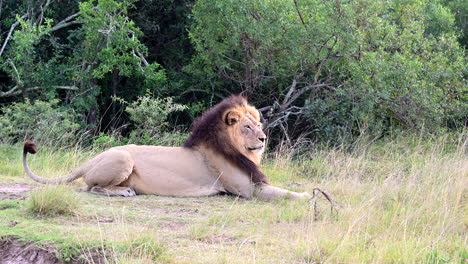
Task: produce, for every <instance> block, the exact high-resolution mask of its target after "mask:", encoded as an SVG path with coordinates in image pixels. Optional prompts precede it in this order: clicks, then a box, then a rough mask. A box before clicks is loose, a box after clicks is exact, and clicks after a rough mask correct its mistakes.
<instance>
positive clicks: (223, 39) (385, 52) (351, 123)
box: [190, 0, 468, 140]
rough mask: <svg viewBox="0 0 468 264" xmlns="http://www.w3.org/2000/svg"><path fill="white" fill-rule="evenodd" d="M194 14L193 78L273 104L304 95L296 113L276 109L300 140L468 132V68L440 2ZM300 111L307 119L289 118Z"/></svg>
mask: <svg viewBox="0 0 468 264" xmlns="http://www.w3.org/2000/svg"><path fill="white" fill-rule="evenodd" d="M193 15H194V25H193V27H192V29H191V31H190V36H191V39H192V41H193V44H194V46H195V49H196V51H197V55H196V58H195V59H194V61H193V64H192V68H191V70H192V71H194V72H196V71H201V72H204V73H208V74H210V75H209V76H210V78H211V79H213V80H217V81H218V82H219V81H221V82H223V83H224V84H225V85H226V86H228V87H233V86H240V87H241V89H242V90H244V91H246V92H247V94H251V95H254V96H255V98H256V100H257V101H260V102H262V101H263V104H266V105H272V104H273V105H274V104H278V105H280V104H281V103H282V102H284V101H285V100H286V101H287V100H289V99H290V98H291V97H289V98H288V94H289V91H291V92H292V94H293V95H295V94H297V97H295V99H294V102H293V103H292V105H294V106H295V107H296V109H294V108H289V109H286V108H288V107H290V106H291V104H289V105H286V106H285V107H282V106H280V107H277V108H276V109H275V108H273V111H278V113H277V114H280V115H285V116H287V118H289V120H290V121H289V125H296V126H297V124H300V123H302V124H304V127H306V128H307V129H306V130H305V131H304V130H301V129H299V130H298V129H296V133H303V132H307V133H312V135H313V136H314V137H315V138H316V139H321V140H323V139H324V140H327V139H328V140H330V139H336V138H337V137H341V135H343V134H348V135H349V134H359V133H360V132H361V131H362V127H363V126H366V127H368V128H369V130H368V131H367V133H368V134H372V135H377V136H378V135H381V134H382V133H386V132H388V131H389V130H392V129H395V128H401V129H414V130H418V129H420V128H421V127H425V128H429V130H430V131H436V130H438V129H440V128H441V127H461V126H463V122H464V121H463V120H464V119H463V117H462V116H463V113H466V111H467V109H468V103H467V100H466V81H465V79H464V76H465V75H466V60H465V57H464V51H463V50H462V49H461V48H460V46H459V44H458V42H457V35H456V28H455V23H454V21H455V19H454V16H453V14H452V13H451V11H450V10H449V9H448V8H447V7H446V6H444V5H443V4H442V3H441V2H440V1H427V0H413V1H399V0H392V1H368V0H356V1H346V2H345V1H317V0H306V1H289V2H288V1H286V2H285V1H263V0H258V1H250V2H243V3H242V4H239V3H238V2H237V1H221V2H220V1H215V0H204V1H197V3H196V5H195V6H194V9H193ZM226 32H229V33H226ZM202 66H204V67H203V68H202ZM232 82H234V83H235V85H232ZM290 87H294V89H293V90H289V89H290ZM231 89H233V88H231ZM264 94H265V95H267V96H263V95H264ZM257 95H258V96H257ZM272 98H273V99H272ZM283 98H284V99H283ZM278 109H279V110H278ZM297 109H302V110H304V111H302V112H303V113H305V114H306V115H305V118H304V119H301V118H302V117H304V116H303V115H298V117H297V118H291V114H290V113H291V112H294V111H293V110H297ZM287 112H289V114H287ZM266 118H267V119H268V118H272V119H274V118H275V113H267V115H266ZM285 119H286V118H285ZM283 122H285V123H288V122H286V121H283ZM285 126H287V124H285ZM296 136H297V134H296Z"/></svg>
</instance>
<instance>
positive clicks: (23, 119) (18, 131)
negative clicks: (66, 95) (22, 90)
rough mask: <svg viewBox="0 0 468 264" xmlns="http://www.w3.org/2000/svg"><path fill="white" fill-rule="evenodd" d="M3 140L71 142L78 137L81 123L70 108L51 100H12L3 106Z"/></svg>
mask: <svg viewBox="0 0 468 264" xmlns="http://www.w3.org/2000/svg"><path fill="white" fill-rule="evenodd" d="M0 112H1V115H0V142H4V143H15V142H22V141H24V140H33V141H35V142H37V143H40V144H41V145H43V144H48V145H51V144H54V145H57V144H71V143H74V142H75V141H76V140H77V136H76V132H77V131H78V129H79V128H80V126H79V125H78V124H77V123H76V122H75V120H74V113H73V111H71V110H70V109H65V108H62V107H60V106H58V100H51V101H49V102H44V101H35V102H33V103H31V102H30V101H29V100H26V101H25V102H24V103H13V104H11V105H9V106H4V107H2V108H1V111H0Z"/></svg>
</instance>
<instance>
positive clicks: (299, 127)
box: [0, 0, 468, 263]
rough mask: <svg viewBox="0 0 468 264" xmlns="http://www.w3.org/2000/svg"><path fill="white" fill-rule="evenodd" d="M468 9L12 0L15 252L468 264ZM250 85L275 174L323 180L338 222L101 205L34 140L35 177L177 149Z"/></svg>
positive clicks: (5, 204) (417, 3)
mask: <svg viewBox="0 0 468 264" xmlns="http://www.w3.org/2000/svg"><path fill="white" fill-rule="evenodd" d="M467 14H468V4H467V2H466V1H464V0H291V1H284V0H255V1H239V0H238V1H233V0H223V1H216V0H139V1H136V0H88V1H79V0H23V1H17V0H0V237H1V238H2V239H1V240H0V243H3V244H2V245H4V247H1V248H6V245H12V244H8V241H9V240H14V241H16V240H18V239H19V240H20V241H21V243H26V242H25V241H29V242H30V241H34V242H35V243H36V244H38V245H41V246H42V247H43V248H48V247H46V246H44V245H46V244H53V245H54V247H53V251H54V254H55V255H56V256H57V257H58V258H59V259H61V260H64V261H66V262H72V263H83V262H85V263H99V262H98V261H96V259H95V258H94V257H93V256H94V255H95V253H96V252H97V253H98V255H100V256H101V260H102V259H103V260H104V261H105V262H107V263H467V262H468V249H467V246H466V245H467V244H468V235H467V234H468V232H467V230H468V229H467V226H468V218H467V215H468V214H467V212H468V211H467V210H468V207H467V206H466V205H467V204H468V192H467V189H466V186H467V185H468V177H467V176H468V175H467V171H468V153H467V149H468V145H467V144H468V137H467V131H466V127H467V125H468V86H467V63H466V48H467V46H468V33H467V32H468V26H467ZM239 93H240V94H243V95H246V96H248V97H249V101H250V102H251V103H252V104H253V105H255V106H257V107H258V108H259V109H260V111H261V113H262V118H263V123H264V125H265V132H266V133H267V134H268V136H269V151H268V152H267V159H265V163H264V164H263V165H262V170H263V171H265V173H266V174H267V175H268V176H269V178H270V180H271V182H272V183H273V184H274V185H278V186H281V187H284V188H288V189H291V190H298V191H309V192H311V193H312V192H313V190H314V188H316V187H320V188H321V189H324V190H326V191H327V192H329V193H330V194H332V197H333V198H334V199H335V200H336V201H337V202H338V204H339V205H337V206H336V209H338V211H332V212H330V208H329V207H328V204H327V203H326V201H325V200H323V199H320V198H318V197H316V199H314V200H312V201H310V202H295V201H276V202H273V203H265V202H261V201H256V200H253V201H245V200H242V199H237V198H234V197H230V196H220V197H204V198H191V199H186V198H174V197H157V196H152V197H145V196H138V197H134V198H132V199H131V200H129V199H123V198H118V197H96V196H92V195H89V194H87V193H83V192H74V188H75V189H76V188H78V186H82V185H83V184H82V183H80V182H78V183H75V185H73V186H72V187H71V188H70V187H69V186H55V187H54V186H46V187H45V188H37V187H35V186H34V185H32V184H30V181H29V179H27V178H26V177H25V176H24V172H23V169H22V167H21V160H20V159H21V143H22V142H23V141H24V140H26V139H30V140H33V141H35V142H36V143H37V144H38V146H39V147H40V153H39V154H38V155H36V156H33V157H31V162H30V163H31V167H32V170H33V171H35V172H37V173H38V174H39V175H44V176H46V177H58V176H62V175H64V174H66V173H67V172H68V171H70V170H71V169H73V168H75V167H76V166H78V165H79V164H80V163H81V162H83V161H84V160H86V159H87V158H89V157H91V156H93V155H95V154H96V153H98V152H100V151H102V150H103V149H106V148H109V147H112V146H116V145H122V144H128V143H136V144H156V145H171V146H177V145H181V143H182V142H183V140H184V139H185V138H186V136H187V134H188V131H189V128H190V124H191V123H192V122H193V120H194V119H195V118H196V117H197V116H199V115H200V114H201V113H202V112H203V111H204V110H206V109H208V108H210V107H211V106H213V105H214V104H216V103H218V102H219V101H221V100H222V99H223V98H225V97H227V96H229V95H231V94H239ZM15 186H19V187H21V188H23V189H26V190H28V191H29V190H32V192H26V193H19V192H18V193H17V192H16V191H15V190H18V189H14V188H16V187H15ZM12 188H13V189H12ZM8 190H10V191H8ZM11 190H13V192H12V191H11ZM24 199H25V200H24ZM5 241H6V242H5ZM29 242H28V243H29ZM28 245H29V244H25V245H24V247H22V248H21V252H26V253H27V252H28V250H25V248H26V249H27V248H29V246H28ZM2 250H3V249H2ZM0 253H3V254H5V251H3V252H1V251H0ZM93 254H94V255H93ZM0 255H1V254H0ZM80 261H81V262H80ZM0 262H1V261H0Z"/></svg>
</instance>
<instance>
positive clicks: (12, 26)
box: [0, 13, 28, 57]
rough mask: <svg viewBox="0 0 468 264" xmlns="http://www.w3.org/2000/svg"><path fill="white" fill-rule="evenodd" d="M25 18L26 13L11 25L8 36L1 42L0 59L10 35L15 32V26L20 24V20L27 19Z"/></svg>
mask: <svg viewBox="0 0 468 264" xmlns="http://www.w3.org/2000/svg"><path fill="white" fill-rule="evenodd" d="M27 16H28V14H27V13H26V14H24V15H22V16H21V18H20V19H18V20H17V21H16V22H15V23H13V24H12V25H11V27H10V31H9V32H8V35H7V37H6V39H5V41H4V42H3V45H2V48H1V49H0V57H1V56H2V54H3V51H4V50H5V47H6V45H7V44H8V41H10V38H11V34H12V33H13V31H14V30H15V28H16V26H18V24H19V23H20V21H21V20H22V19H24V18H25V17H27Z"/></svg>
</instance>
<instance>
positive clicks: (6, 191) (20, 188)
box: [0, 183, 32, 201]
mask: <svg viewBox="0 0 468 264" xmlns="http://www.w3.org/2000/svg"><path fill="white" fill-rule="evenodd" d="M31 189H32V185H31V184H26V183H10V184H8V183H0V201H3V200H25V199H26V197H27V195H26V194H27V192H28V191H29V190H31Z"/></svg>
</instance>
